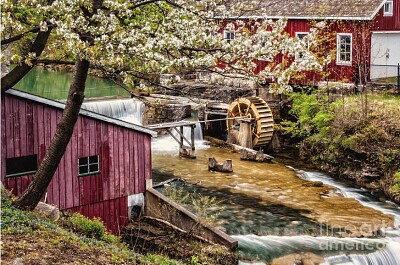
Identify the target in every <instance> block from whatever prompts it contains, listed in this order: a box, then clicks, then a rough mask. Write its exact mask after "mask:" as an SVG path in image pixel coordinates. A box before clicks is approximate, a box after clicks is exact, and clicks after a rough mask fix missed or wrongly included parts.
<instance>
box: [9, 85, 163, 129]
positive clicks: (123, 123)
mask: <svg viewBox="0 0 400 265" xmlns="http://www.w3.org/2000/svg"><path fill="white" fill-rule="evenodd" d="M6 93H7V94H10V95H14V96H17V97H20V98H26V99H29V100H32V101H35V102H38V103H41V104H45V105H48V106H51V107H55V108H58V109H62V110H64V109H65V104H63V103H61V102H58V101H55V100H51V99H47V98H43V97H39V96H36V95H32V94H29V93H26V92H22V91H18V90H15V89H9V90H7V91H6ZM79 115H83V116H86V117H90V118H94V119H97V120H100V121H104V122H107V123H110V124H115V125H118V126H121V127H125V128H128V129H131V130H135V131H139V132H143V133H146V134H149V135H151V136H152V137H157V132H155V131H153V130H150V129H148V128H145V127H143V126H140V125H136V124H133V123H129V122H126V121H123V120H118V119H114V118H111V117H108V116H104V115H101V114H98V113H96V112H92V111H89V110H84V109H81V110H80V111H79Z"/></svg>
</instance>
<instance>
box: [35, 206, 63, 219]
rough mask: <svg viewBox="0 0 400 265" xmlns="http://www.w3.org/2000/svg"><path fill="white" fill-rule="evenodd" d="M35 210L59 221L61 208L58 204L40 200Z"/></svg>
mask: <svg viewBox="0 0 400 265" xmlns="http://www.w3.org/2000/svg"><path fill="white" fill-rule="evenodd" d="M35 211H37V212H39V213H40V214H41V215H42V216H44V217H46V218H48V219H50V220H52V221H57V220H58V219H59V218H60V210H59V209H58V208H57V207H56V206H54V205H50V204H47V203H44V202H39V204H38V205H37V206H36V208H35Z"/></svg>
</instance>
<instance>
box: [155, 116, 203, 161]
mask: <svg viewBox="0 0 400 265" xmlns="http://www.w3.org/2000/svg"><path fill="white" fill-rule="evenodd" d="M184 121H197V123H196V127H195V129H194V140H195V148H196V150H202V149H207V148H208V147H209V145H208V144H207V143H206V142H205V141H204V140H203V131H202V129H201V123H200V122H199V121H198V120H194V119H185V120H184ZM177 129H178V130H179V128H177ZM172 134H173V135H174V136H175V138H177V139H179V137H180V135H179V133H178V132H177V131H176V130H175V129H173V130H172ZM183 135H184V136H185V138H186V139H188V140H189V141H190V139H191V129H190V127H183ZM184 145H188V143H186V142H185V141H184ZM151 150H152V152H157V153H172V154H178V150H179V144H178V142H177V141H176V140H175V139H173V138H172V136H171V135H166V136H163V137H158V138H155V139H153V141H152V146H151Z"/></svg>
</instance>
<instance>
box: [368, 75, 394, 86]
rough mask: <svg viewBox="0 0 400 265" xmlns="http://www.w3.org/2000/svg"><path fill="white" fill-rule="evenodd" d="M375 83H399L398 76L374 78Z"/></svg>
mask: <svg viewBox="0 0 400 265" xmlns="http://www.w3.org/2000/svg"><path fill="white" fill-rule="evenodd" d="M373 82H374V83H384V84H397V76H393V77H386V78H377V79H374V80H373Z"/></svg>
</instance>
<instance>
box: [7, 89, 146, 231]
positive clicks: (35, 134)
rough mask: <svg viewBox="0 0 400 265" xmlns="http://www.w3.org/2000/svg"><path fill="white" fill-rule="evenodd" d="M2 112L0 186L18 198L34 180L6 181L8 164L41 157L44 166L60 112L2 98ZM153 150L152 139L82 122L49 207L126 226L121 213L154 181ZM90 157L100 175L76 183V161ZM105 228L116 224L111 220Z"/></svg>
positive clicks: (85, 119) (53, 186)
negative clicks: (94, 157) (17, 159)
mask: <svg viewBox="0 0 400 265" xmlns="http://www.w3.org/2000/svg"><path fill="white" fill-rule="evenodd" d="M1 110H2V112H1V122H2V127H1V140H2V148H1V163H2V165H4V166H2V168H1V180H2V181H3V183H4V184H5V186H6V187H7V188H8V189H10V190H12V191H13V193H14V194H15V195H20V194H22V192H23V191H24V190H25V189H26V187H27V185H28V184H29V182H30V181H31V179H32V176H19V177H10V178H6V177H5V175H6V171H5V161H6V158H13V157H17V156H25V155H33V154H37V155H38V160H39V163H40V162H41V161H42V160H43V157H44V154H45V151H46V149H47V148H48V146H49V144H50V140H51V138H52V136H53V135H54V133H55V130H56V128H57V123H58V121H59V119H60V118H61V115H62V110H60V109H56V108H54V107H50V106H47V105H42V104H38V103H36V102H33V101H29V100H26V99H22V98H19V97H16V96H13V95H9V94H6V95H2V102H1ZM150 145H151V137H150V135H147V134H145V133H142V132H138V131H134V130H130V129H127V128H123V127H120V126H117V125H114V124H110V123H107V122H104V121H101V120H97V119H94V118H89V117H85V116H80V117H79V118H78V121H77V124H76V127H75V130H74V133H73V135H72V138H71V141H70V143H69V144H68V146H67V149H66V152H65V154H64V156H63V158H62V159H61V162H60V164H59V167H58V169H57V171H56V173H55V175H54V177H53V179H52V181H51V182H50V184H49V187H48V189H47V202H48V203H51V204H54V205H57V206H58V207H59V208H60V209H78V208H79V209H81V210H79V211H80V212H84V213H86V214H87V215H90V216H92V215H96V214H99V215H100V212H101V213H102V214H101V215H102V216H103V217H107V216H108V215H107V214H108V213H109V214H110V215H111V216H115V217H117V216H118V222H117V223H118V224H122V223H124V222H122V221H121V219H120V217H119V215H120V214H126V216H127V209H126V210H125V209H122V208H127V202H126V200H127V199H126V197H127V196H128V195H131V194H136V193H141V192H144V189H145V179H148V178H151V154H150ZM91 155H99V157H100V171H101V173H100V174H97V175H90V176H85V177H78V158H79V157H82V156H91ZM106 205H110V207H112V208H113V209H106ZM121 205H122V206H121ZM121 207H122V208H121ZM100 209H101V210H100ZM110 211H111V212H110ZM126 216H125V217H126ZM106 223H107V224H110V225H111V224H113V222H112V221H111V219H110V220H109V221H106ZM112 230H113V231H116V230H115V227H114V226H113V227H112Z"/></svg>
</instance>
